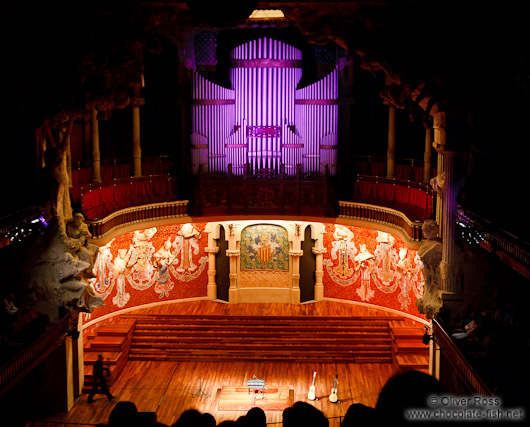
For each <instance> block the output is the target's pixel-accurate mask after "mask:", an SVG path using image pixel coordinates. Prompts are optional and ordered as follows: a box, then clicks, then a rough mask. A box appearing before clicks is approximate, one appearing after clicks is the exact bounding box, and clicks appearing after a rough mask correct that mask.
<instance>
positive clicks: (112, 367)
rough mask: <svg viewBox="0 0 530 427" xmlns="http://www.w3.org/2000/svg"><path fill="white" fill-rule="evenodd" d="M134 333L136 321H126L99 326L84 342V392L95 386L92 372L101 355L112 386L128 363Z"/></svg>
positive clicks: (109, 383)
mask: <svg viewBox="0 0 530 427" xmlns="http://www.w3.org/2000/svg"><path fill="white" fill-rule="evenodd" d="M133 331H134V321H132V320H125V321H123V322H116V323H107V324H102V325H99V326H98V327H97V328H96V329H95V330H94V331H92V332H91V335H90V339H87V340H86V341H85V342H84V352H83V359H84V363H85V366H84V374H85V375H84V384H83V391H84V392H88V391H89V390H90V389H91V388H92V387H93V385H94V379H93V377H92V370H93V367H94V363H95V362H96V360H97V359H98V356H99V355H100V354H101V355H102V356H103V366H105V367H107V368H108V369H109V371H110V373H111V379H109V381H108V382H107V384H108V385H109V387H111V386H112V384H113V381H114V380H115V379H116V378H117V377H118V376H119V375H120V373H121V371H122V370H123V368H124V367H125V364H126V363H127V360H128V356H129V350H130V347H131V342H132V337H133Z"/></svg>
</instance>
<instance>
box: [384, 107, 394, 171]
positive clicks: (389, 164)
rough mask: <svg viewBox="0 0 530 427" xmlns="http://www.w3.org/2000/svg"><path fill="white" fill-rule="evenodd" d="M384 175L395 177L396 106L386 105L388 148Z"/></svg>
mask: <svg viewBox="0 0 530 427" xmlns="http://www.w3.org/2000/svg"><path fill="white" fill-rule="evenodd" d="M386 177H387V178H395V177H396V107H394V106H393V105H389V106H388V148H387V151H386Z"/></svg>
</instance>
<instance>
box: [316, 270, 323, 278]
mask: <svg viewBox="0 0 530 427" xmlns="http://www.w3.org/2000/svg"><path fill="white" fill-rule="evenodd" d="M323 277H324V272H323V271H315V278H320V279H322V278H323Z"/></svg>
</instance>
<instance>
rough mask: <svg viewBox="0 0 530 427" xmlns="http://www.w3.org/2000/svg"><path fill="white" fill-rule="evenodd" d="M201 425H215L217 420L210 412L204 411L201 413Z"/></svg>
mask: <svg viewBox="0 0 530 427" xmlns="http://www.w3.org/2000/svg"><path fill="white" fill-rule="evenodd" d="M202 425H203V426H204V427H215V426H216V425H217V421H216V420H215V417H214V416H213V415H212V414H210V413H209V412H205V413H204V414H202Z"/></svg>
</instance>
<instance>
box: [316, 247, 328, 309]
mask: <svg viewBox="0 0 530 427" xmlns="http://www.w3.org/2000/svg"><path fill="white" fill-rule="evenodd" d="M312 250H313V253H314V254H315V255H316V262H315V301H322V300H323V299H324V282H323V281H322V278H323V277H324V270H323V268H322V265H323V264H322V258H323V255H324V254H325V253H326V251H327V249H326V248H319V247H314V248H313V249H312Z"/></svg>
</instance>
